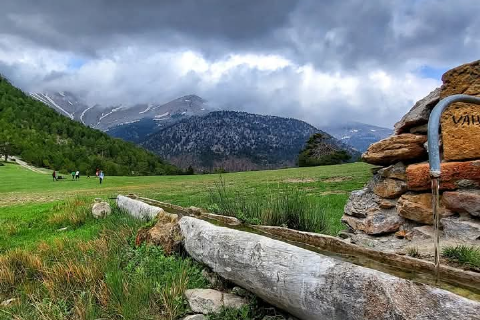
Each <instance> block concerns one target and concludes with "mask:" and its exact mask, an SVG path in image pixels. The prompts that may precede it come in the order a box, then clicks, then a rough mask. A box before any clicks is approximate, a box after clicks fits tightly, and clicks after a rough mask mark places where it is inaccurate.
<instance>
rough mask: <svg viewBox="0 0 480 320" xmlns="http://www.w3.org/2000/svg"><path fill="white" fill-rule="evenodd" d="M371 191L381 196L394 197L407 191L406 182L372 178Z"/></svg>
mask: <svg viewBox="0 0 480 320" xmlns="http://www.w3.org/2000/svg"><path fill="white" fill-rule="evenodd" d="M372 189H373V192H374V193H375V194H376V195H377V196H379V197H382V198H387V199H395V198H398V197H400V196H401V195H402V194H404V193H405V192H407V183H406V182H405V181H402V180H397V179H390V178H386V179H383V178H381V179H373V180H372Z"/></svg>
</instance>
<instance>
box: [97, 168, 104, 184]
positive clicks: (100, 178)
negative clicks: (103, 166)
mask: <svg viewBox="0 0 480 320" xmlns="http://www.w3.org/2000/svg"><path fill="white" fill-rule="evenodd" d="M104 177H105V175H104V174H103V171H100V173H99V174H98V178H99V180H100V184H102V181H103V178H104Z"/></svg>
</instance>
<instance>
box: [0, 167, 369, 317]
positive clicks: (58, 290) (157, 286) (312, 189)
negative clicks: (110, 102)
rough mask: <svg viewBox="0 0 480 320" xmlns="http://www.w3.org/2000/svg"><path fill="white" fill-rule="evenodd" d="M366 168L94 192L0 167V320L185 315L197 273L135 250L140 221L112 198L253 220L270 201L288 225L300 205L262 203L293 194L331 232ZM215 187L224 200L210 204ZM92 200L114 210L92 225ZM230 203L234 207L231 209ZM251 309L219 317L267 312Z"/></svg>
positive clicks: (153, 252)
mask: <svg viewBox="0 0 480 320" xmlns="http://www.w3.org/2000/svg"><path fill="white" fill-rule="evenodd" d="M369 168H370V166H368V165H366V164H364V163H353V164H346V165H338V166H325V167H313V168H295V169H284V170H272V171H258V172H243V173H228V174H223V175H221V176H220V175H194V176H158V177H109V176H107V177H106V178H105V180H104V183H103V184H102V185H99V183H98V180H97V179H96V178H86V177H81V178H80V180H79V181H72V180H70V179H67V180H64V181H56V182H53V181H52V178H51V176H50V175H47V174H41V173H36V172H32V171H30V170H27V169H25V168H23V167H20V166H19V165H15V164H7V165H5V166H0V279H2V281H0V302H1V301H2V300H5V299H10V298H16V299H18V300H16V301H17V302H18V303H15V304H13V306H10V307H0V319H1V320H3V319H98V318H106V319H177V318H178V317H179V316H181V315H182V314H183V313H184V312H185V310H186V305H185V301H184V299H183V291H184V290H185V289H186V288H190V287H205V286H207V283H206V282H205V279H203V277H202V276H201V275H200V273H199V272H200V270H201V266H199V265H197V264H196V263H195V262H193V261H191V260H190V259H187V258H185V257H180V256H172V257H165V256H164V255H163V253H162V252H161V250H159V249H152V248H148V247H135V245H134V241H133V240H134V237H135V233H136V230H138V228H140V227H141V225H142V222H140V221H135V220H132V219H131V218H129V217H127V216H125V215H124V214H122V213H121V212H119V210H117V209H116V208H115V205H114V200H113V198H114V197H116V195H117V194H119V193H123V194H126V193H136V194H138V195H141V196H145V197H149V198H153V199H157V200H162V201H167V202H171V203H174V204H178V205H181V206H192V205H193V206H197V207H204V208H212V207H216V209H217V210H218V209H220V211H221V209H222V208H223V209H225V210H227V209H231V208H234V209H232V210H233V211H235V210H244V209H245V210H250V211H251V212H253V215H250V216H249V217H247V218H249V219H252V218H256V217H257V216H255V212H256V211H255V210H256V209H255V208H257V207H258V208H263V209H265V208H267V207H268V206H269V205H270V204H272V205H273V206H274V207H276V210H277V211H278V210H280V211H281V210H284V208H286V210H287V211H288V210H289V219H290V218H291V216H295V212H296V211H295V210H296V208H300V207H296V206H293V207H292V206H290V205H289V204H288V203H287V204H286V205H285V203H286V202H285V201H283V202H282V201H276V200H273V201H272V199H273V197H276V196H279V197H280V199H283V198H284V195H291V194H294V195H295V197H294V201H293V202H294V203H299V202H301V203H303V202H308V203H309V206H310V207H309V208H313V209H315V210H317V211H318V210H321V211H322V214H323V215H324V216H325V217H326V219H327V220H326V224H327V226H328V228H326V229H325V230H322V232H326V233H330V234H335V233H336V232H338V231H339V230H341V229H342V228H343V226H342V224H341V223H340V217H341V215H342V213H343V206H344V205H345V202H346V200H347V198H348V193H349V192H350V191H352V190H355V189H359V188H361V187H362V186H363V185H364V184H365V182H366V181H367V180H368V179H369V177H370V175H371V174H370V170H369ZM65 176H66V177H67V178H68V177H69V176H68V175H65ZM219 185H222V186H223V188H224V189H222V190H224V191H225V194H226V193H228V194H229V197H226V198H225V197H224V198H221V201H220V200H219V201H213V202H212V198H214V197H212V195H215V194H216V192H217V194H218V190H219V189H218V186H219ZM95 197H101V198H104V199H107V200H108V201H110V202H111V204H112V206H113V208H114V213H113V214H112V215H111V216H109V217H108V218H106V219H101V220H95V219H93V218H92V217H91V215H90V206H91V203H92V202H93V199H94V198H95ZM282 197H283V198H282ZM109 198H112V199H109ZM239 199H240V200H241V201H239ZM269 199H270V200H269ZM222 201H223V202H222ZM235 201H236V204H242V205H240V206H231V205H230V202H231V203H235ZM269 201H270V202H269ZM287 202H288V201H287ZM246 203H248V205H245V204H246ZM219 204H220V205H219ZM225 204H226V205H225ZM239 208H240V209H239ZM315 210H313V211H312V210H310V211H309V214H310V215H312V214H313V215H315V214H316V212H317V211H315ZM229 214H232V215H236V214H238V212H236V211H235V212H229ZM241 214H243V213H241ZM258 217H259V218H261V216H258ZM293 220H295V219H293ZM268 221H270V220H267V222H268ZM289 221H290V220H289ZM294 222H295V221H294ZM287 225H288V223H287ZM5 279H6V281H5ZM66 279H68V281H67V280H66ZM127 306H128V307H127ZM259 310H261V307H258V306H257V305H256V303H255V302H254V301H253V302H252V304H251V305H250V306H249V308H247V309H244V310H241V311H239V312H232V311H228V310H226V311H225V313H224V314H222V315H221V316H220V318H222V319H230V320H233V319H257V316H260V315H261V316H262V317H263V316H265V315H268V314H267V313H268V312H267V313H265V312H263V311H259ZM266 310H268V309H266ZM220 318H218V317H217V318H214V319H220ZM258 319H261V318H258Z"/></svg>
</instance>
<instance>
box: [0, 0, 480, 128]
mask: <svg viewBox="0 0 480 320" xmlns="http://www.w3.org/2000/svg"><path fill="white" fill-rule="evenodd" d="M478 12H480V1H478V0H456V1H449V0H405V1H403V0H402V1H400V0H376V1H374V0H372V1H370V0H368V1H367V0H344V1H337V0H331V1H323V0H322V1H321V0H301V1H300V0H298V1H294V0H168V1H167V0H163V1H160V0H157V1H153V0H152V1H146V0H143V1H113V0H111V1H108V0H97V1H95V0H91V1H75V0H56V1H53V0H44V1H36V0H3V1H2V2H1V3H0V73H4V74H6V75H7V76H8V77H9V78H11V79H12V80H13V82H14V83H15V84H18V85H19V86H20V87H22V88H24V89H26V90H45V89H52V90H70V91H77V92H79V91H81V92H87V93H88V94H87V96H88V97H87V98H89V99H90V100H92V101H93V100H101V103H105V104H108V103H109V101H112V103H114V102H115V103H120V102H122V101H124V102H126V103H135V102H146V101H151V100H154V101H158V102H166V101H168V100H169V99H173V98H175V97H177V96H178V95H183V94H189V93H197V94H199V95H201V96H203V97H204V98H206V99H208V100H210V102H211V103H212V104H215V105H218V106H219V107H224V108H230V109H241V110H246V111H250V112H258V113H264V114H276V115H285V116H294V117H298V118H301V119H305V120H309V121H310V122H312V123H314V124H321V123H326V122H329V121H333V119H342V118H343V117H345V115H348V116H349V117H350V118H351V119H352V120H363V121H367V122H373V123H376V124H380V125H382V124H383V125H387V126H389V125H392V124H393V123H394V122H395V121H396V120H398V118H400V117H401V115H402V114H403V113H404V112H406V111H407V110H408V108H409V107H411V105H412V104H413V102H414V101H415V99H418V98H421V97H422V95H424V94H426V93H428V92H429V91H430V90H432V89H433V88H434V87H435V86H437V85H438V84H439V81H438V80H439V79H426V77H425V76H424V75H422V74H421V72H420V70H423V68H424V67H428V68H433V69H441V70H445V69H448V68H451V67H453V66H456V65H458V64H461V63H465V62H469V61H473V60H476V59H478V58H479V56H478V52H480V37H479V33H478V30H480V18H479V15H478ZM185 52H190V53H192V54H193V55H194V57H193V58H192V57H190V58H188V57H187V58H185V57H183V56H182V55H183V54H184V53H185ZM238 55H243V56H245V55H254V57H253V58H252V57H250V58H249V59H250V60H248V59H247V60H246V61H247V62H245V61H243V62H241V63H240V64H233V65H229V66H228V67H225V64H226V65H228V64H229V63H231V62H232V61H233V60H235V56H238ZM262 55H263V56H274V57H277V58H278V57H281V58H282V59H284V60H285V61H288V63H286V65H282V64H281V63H280V65H277V66H276V67H271V68H267V69H265V68H263V69H262V68H260V67H259V66H258V65H255V64H254V63H253V62H254V60H255V59H260V58H259V57H260V56H262ZM232 56H233V58H232ZM272 59H273V58H272ZM267 60H268V59H267ZM72 61H73V62H75V63H72ZM252 61H253V62H252ZM78 62H81V63H78ZM277 64H278V63H277ZM203 65H205V67H202V66H203ZM187 67H188V68H190V69H188V68H187ZM185 68H187V69H188V70H186V71H185V70H183V69H185ZM222 68H223V69H222ZM218 69H221V70H223V71H222V72H217V71H218Z"/></svg>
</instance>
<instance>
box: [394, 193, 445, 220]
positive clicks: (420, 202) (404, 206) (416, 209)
mask: <svg viewBox="0 0 480 320" xmlns="http://www.w3.org/2000/svg"><path fill="white" fill-rule="evenodd" d="M397 213H398V214H399V215H400V216H402V217H404V218H407V219H409V220H413V221H417V222H420V223H424V224H433V211H432V195H431V194H430V193H422V194H404V195H403V196H401V197H400V199H398V202H397ZM440 214H441V216H442V217H447V216H451V215H452V214H453V212H451V211H449V210H447V209H445V207H440Z"/></svg>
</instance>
